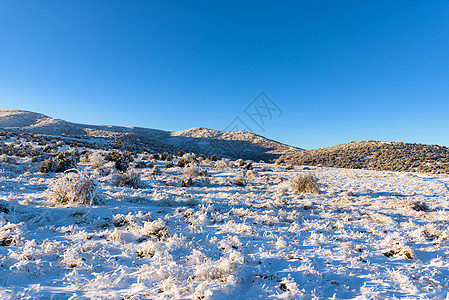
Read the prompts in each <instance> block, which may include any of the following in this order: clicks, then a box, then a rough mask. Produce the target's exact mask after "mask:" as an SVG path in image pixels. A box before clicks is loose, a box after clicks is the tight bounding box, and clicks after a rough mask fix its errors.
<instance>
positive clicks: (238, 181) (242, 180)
mask: <svg viewBox="0 0 449 300" xmlns="http://www.w3.org/2000/svg"><path fill="white" fill-rule="evenodd" d="M234 184H235V185H237V186H245V185H246V181H245V178H243V176H241V175H239V176H237V177H236V178H235V179H234Z"/></svg>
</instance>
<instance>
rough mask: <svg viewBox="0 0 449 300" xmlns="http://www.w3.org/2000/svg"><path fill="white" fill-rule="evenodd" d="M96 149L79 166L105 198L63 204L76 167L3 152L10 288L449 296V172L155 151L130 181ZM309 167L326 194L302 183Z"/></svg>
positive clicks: (1, 255)
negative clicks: (173, 157)
mask: <svg viewBox="0 0 449 300" xmlns="http://www.w3.org/2000/svg"><path fill="white" fill-rule="evenodd" d="M80 150H81V149H80ZM88 151H89V152H90V153H91V155H90V156H93V157H96V159H95V162H96V163H97V164H100V165H102V164H104V165H103V166H102V167H99V166H95V168H96V169H94V168H92V164H91V163H90V162H87V161H85V160H82V161H81V162H80V163H79V164H78V168H79V169H80V171H81V172H85V173H86V174H88V175H89V176H96V177H97V180H98V182H97V185H98V188H99V190H98V195H101V196H102V197H103V198H102V199H103V204H102V205H97V206H83V205H79V206H76V203H75V204H73V206H64V205H58V204H55V202H53V201H52V196H51V191H52V189H51V187H53V186H55V184H56V182H58V179H59V178H62V177H64V176H66V174H41V173H39V172H38V170H39V165H40V163H39V162H36V163H32V162H31V160H30V158H27V157H25V158H20V157H9V156H2V159H1V160H0V161H1V168H0V244H1V246H0V298H1V299H17V298H23V299H36V298H44V299H86V298H87V299H88V298H95V299H124V298H126V299H162V298H163V299H167V298H175V299H205V298H213V299H233V298H237V299H254V298H279V299H316V298H318V299H327V298H332V297H334V299H378V298H395V297H397V298H401V297H408V298H409V299H418V298H420V299H422V298H426V297H427V298H434V299H444V298H446V297H448V296H449V294H448V291H449V281H448V278H449V227H448V224H449V223H448V221H449V214H448V210H449V189H448V185H449V176H448V175H427V174H417V173H398V172H385V171H383V172H381V171H364V170H348V169H335V168H314V167H302V166H295V167H294V168H293V169H290V170H287V169H286V167H284V166H277V165H274V164H265V163H255V162H253V163H252V166H253V168H254V170H253V171H254V172H251V174H247V171H246V169H244V168H243V167H239V166H238V165H239V164H238V163H237V162H236V161H226V160H224V161H219V162H211V161H209V160H202V161H201V160H199V162H198V163H197V164H195V165H194V166H190V168H191V169H181V168H179V167H173V168H169V169H165V168H164V165H165V162H163V161H152V163H153V164H154V165H155V166H157V167H158V168H159V173H153V171H152V168H143V169H135V170H134V171H135V172H138V174H139V175H140V177H141V187H140V188H137V189H134V188H130V187H127V186H116V185H115V181H114V178H115V177H114V176H116V175H117V171H116V170H114V168H113V165H111V164H108V163H105V162H102V161H101V159H99V158H98V154H97V155H92V153H100V152H101V151H98V150H92V149H89V150H88ZM186 157H187V156H186ZM190 157H191V156H190ZM137 160H142V161H146V162H148V163H150V161H148V158H146V157H144V156H142V155H140V156H139V157H138V158H137ZM175 165H176V163H175ZM200 172H203V173H202V174H204V173H205V172H207V174H208V175H207V176H203V175H199V174H200ZM309 173H310V174H313V175H314V176H315V177H316V178H317V179H318V183H319V186H320V193H319V194H295V193H293V192H292V190H291V188H290V181H291V180H292V179H293V178H294V177H295V175H298V174H309ZM192 174H195V175H194V176H192ZM186 176H192V180H193V185H192V186H190V187H181V180H182V179H185V178H186ZM239 176H241V177H242V178H243V179H244V184H245V185H244V186H238V185H236V184H234V182H235V179H236V178H237V177H239Z"/></svg>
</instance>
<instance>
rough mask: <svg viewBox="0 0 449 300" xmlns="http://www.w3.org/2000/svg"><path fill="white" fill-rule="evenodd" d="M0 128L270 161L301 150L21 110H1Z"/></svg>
mask: <svg viewBox="0 0 449 300" xmlns="http://www.w3.org/2000/svg"><path fill="white" fill-rule="evenodd" d="M0 128H3V129H5V130H9V131H20V132H27V133H33V134H44V135H53V136H62V137H68V138H76V139H81V140H91V141H95V140H96V141H97V142H98V138H101V139H103V140H104V141H106V142H109V143H110V144H112V145H115V146H116V147H118V148H123V149H127V150H144V149H145V150H147V151H148V152H168V153H175V152H178V151H179V150H183V151H184V152H195V153H198V154H199V153H204V154H205V155H216V156H218V157H228V158H234V159H236V158H242V159H252V160H256V161H259V160H265V161H267V160H273V159H276V158H277V157H279V155H280V154H282V153H284V152H286V151H294V150H301V149H299V148H295V147H291V146H288V145H285V144H282V143H279V142H276V141H272V140H269V139H266V138H264V137H262V136H260V135H257V134H254V133H251V132H245V131H239V132H234V131H221V130H212V129H207V128H201V127H198V128H192V129H188V130H183V131H163V130H157V129H148V128H140V127H121V126H109V125H84V124H77V123H71V122H67V121H64V120H60V119H54V118H51V117H48V116H45V115H43V114H39V113H35V112H29V111H23V110H1V111H0Z"/></svg>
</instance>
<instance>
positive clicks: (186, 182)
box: [181, 178, 193, 187]
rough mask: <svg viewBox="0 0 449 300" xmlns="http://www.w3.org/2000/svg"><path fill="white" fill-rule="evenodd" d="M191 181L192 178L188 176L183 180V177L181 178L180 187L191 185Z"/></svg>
mask: <svg viewBox="0 0 449 300" xmlns="http://www.w3.org/2000/svg"><path fill="white" fill-rule="evenodd" d="M192 183H193V181H192V178H189V179H187V180H184V179H183V180H181V186H182V187H189V186H191V185H192Z"/></svg>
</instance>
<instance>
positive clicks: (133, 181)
mask: <svg viewBox="0 0 449 300" xmlns="http://www.w3.org/2000/svg"><path fill="white" fill-rule="evenodd" d="M115 184H116V185H117V186H128V187H132V188H134V189H138V188H140V187H142V185H143V184H142V180H141V179H140V173H138V172H136V170H134V169H129V170H128V171H126V172H124V173H119V174H117V175H116V176H115Z"/></svg>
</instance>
